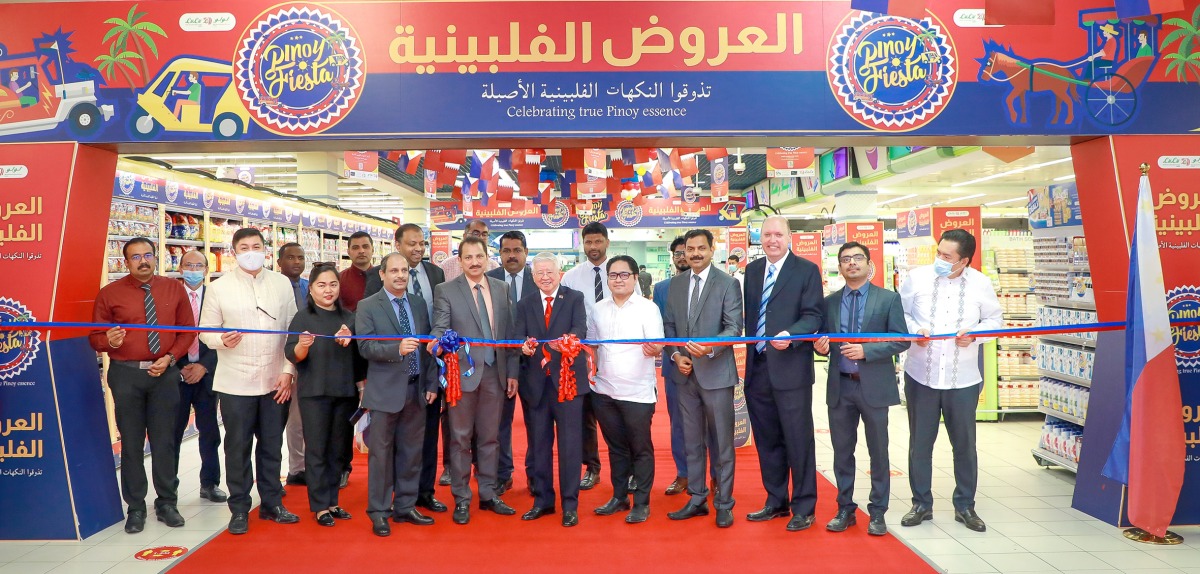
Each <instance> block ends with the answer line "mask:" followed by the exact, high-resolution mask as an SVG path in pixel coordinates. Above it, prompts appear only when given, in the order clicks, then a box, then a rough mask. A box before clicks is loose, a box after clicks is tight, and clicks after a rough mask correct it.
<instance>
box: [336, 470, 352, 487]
mask: <svg viewBox="0 0 1200 574" xmlns="http://www.w3.org/2000/svg"><path fill="white" fill-rule="evenodd" d="M347 484H350V471H348V470H343V471H342V478H340V479H339V480H338V488H339V489H341V488H346V485H347Z"/></svg>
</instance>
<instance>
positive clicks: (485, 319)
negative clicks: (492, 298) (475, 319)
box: [475, 285, 496, 366]
mask: <svg viewBox="0 0 1200 574" xmlns="http://www.w3.org/2000/svg"><path fill="white" fill-rule="evenodd" d="M475 304H476V305H478V306H479V323H480V324H481V325H482V326H483V338H484V339H491V338H492V317H491V315H488V310H487V301H485V300H484V299H483V285H476V286H475ZM495 360H496V350H495V349H494V348H492V347H483V362H484V364H486V365H488V366H491V364H492V362H494V361H495Z"/></svg>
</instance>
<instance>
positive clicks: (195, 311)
mask: <svg viewBox="0 0 1200 574" xmlns="http://www.w3.org/2000/svg"><path fill="white" fill-rule="evenodd" d="M189 295H191V296H192V318H193V319H195V320H196V324H197V325H199V324H200V297H199V296H198V295H196V292H195V291H192V292H191V293H189ZM188 360H189V361H192V362H196V361H198V360H200V337H196V338H195V339H193V340H192V346H191V347H188Z"/></svg>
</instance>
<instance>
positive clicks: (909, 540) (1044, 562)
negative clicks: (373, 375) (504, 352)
mask: <svg viewBox="0 0 1200 574" xmlns="http://www.w3.org/2000/svg"><path fill="white" fill-rule="evenodd" d="M820 370H821V369H819V371H820ZM818 380H820V381H823V380H824V377H823V375H820V374H819V375H818ZM814 395H815V396H814V401H815V404H816V405H818V407H817V408H815V409H814V414H815V420H816V426H817V429H818V432H817V465H818V468H819V469H820V470H821V471H822V472H823V473H824V474H825V477H826V478H827V479H829V480H830V481H833V475H832V461H833V451H832V448H831V447H830V443H829V435H828V431H827V428H828V427H827V425H826V420H827V419H826V416H825V409H824V407H823V405H824V384H823V383H818V385H817V388H816V391H815V393H814ZM658 416H661V417H665V409H662V411H660V413H659V415H658ZM663 422H665V421H663ZM1041 424H1042V422H1041V420H1040V419H1037V420H1033V419H1030V420H1023V421H1018V420H1010V421H1006V422H1002V423H980V424H979V428H978V431H979V432H978V436H979V451H980V486H979V498H978V501H977V505H976V509H977V510H978V512H979V514H980V516H981V517H982V518H983V519H984V520H985V521H987V524H988V531H987V532H985V533H975V532H971V531H969V530H967V529H966V528H965V527H963V526H962V525H961V524H959V523H956V522H955V521H954V516H953V513H952V510H951V506H950V502H949V497H950V494H951V492H952V491H953V489H954V482H953V478H952V476H951V472H950V468H951V453H950V447H949V444H948V442H947V441H946V439H945V438H944V437H943V438H941V440H939V442H938V447H937V449H936V451H935V459H934V484H933V492H934V496H935V498H936V501H935V506H934V508H935V509H934V515H935V518H934V520H933V521H931V522H926V523H924V524H922V525H920V526H917V527H913V528H903V527H901V526H900V517H901V516H902V515H903V514H904V512H906V511H907V509H908V507H909V505H910V503H909V488H908V483H907V478H906V475H905V474H904V473H905V471H906V467H907V444H908V428H907V420H906V417H905V414H904V410H903V407H896V408H894V409H893V411H892V416H891V424H890V435H891V447H890V449H889V450H890V454H891V462H892V468H893V474H894V475H898V476H895V477H894V478H893V484H892V503H891V508H890V510H889V512H888V525H889V529H890V532H891V534H892V535H894V536H896V537H897V538H898V539H899V540H900V541H901V542H903V543H904V544H906V545H908V546H909V547H910V548H912V549H913V550H914V551H915V552H917V553H918V554H919V555H921V556H923V557H924V558H925V559H926V560H928V561H929V562H930V563H931V564H933V565H934V566H935V567H936V568H937V569H939V570H941V571H945V572H954V573H959V572H961V573H968V572H1055V571H1062V572H1104V571H1110V572H1111V571H1120V572H1142V571H1147V572H1194V573H1196V574H1200V527H1183V528H1176V529H1174V530H1175V531H1176V532H1179V533H1180V534H1182V535H1183V536H1184V537H1185V543H1184V544H1183V545H1181V546H1177V547H1151V546H1145V545H1140V544H1136V543H1133V542H1130V541H1127V540H1125V539H1124V538H1123V537H1122V536H1121V532H1120V530H1119V529H1116V528H1113V527H1111V526H1109V525H1107V524H1104V523H1102V522H1100V521H1098V520H1095V519H1092V518H1090V517H1088V516H1086V515H1084V514H1082V513H1080V512H1078V511H1075V510H1073V509H1071V507H1070V505H1071V491H1072V488H1073V483H1074V476H1073V475H1071V474H1069V473H1067V472H1066V471H1063V470H1060V469H1042V468H1039V467H1038V466H1037V465H1036V464H1035V463H1034V461H1033V458H1032V457H1031V456H1030V454H1029V449H1030V448H1031V446H1032V445H1033V444H1035V443H1036V440H1037V437H1038V435H1039V433H1040V429H1041ZM657 446H658V448H659V449H665V448H666V445H665V444H661V445H657ZM742 458H743V457H739V460H741V459H742ZM857 461H858V464H859V469H860V475H859V477H860V478H859V480H860V482H859V484H858V496H857V498H858V500H859V501H860V503H862V504H865V501H866V498H867V492H868V490H869V486H868V484H869V482H868V481H869V478H868V476H867V474H866V469H867V458H866V452H865V444H864V443H863V442H862V438H861V437H860V441H859V449H858V459H857ZM199 463H200V461H199V455H198V454H197V452H196V449H195V443H194V441H187V442H185V443H184V447H183V458H182V460H181V463H180V481H181V484H180V512H181V513H182V514H183V515H184V517H185V518H187V520H188V523H187V525H186V526H185V527H184V528H181V529H172V528H167V527H166V526H164V525H163V524H161V523H159V522H157V521H154V520H149V521H148V522H147V524H146V530H145V531H144V532H142V533H140V534H136V535H128V534H125V533H124V531H123V530H122V524H117V525H114V526H112V527H110V528H108V529H106V530H104V531H103V532H101V533H99V534H97V535H95V536H93V537H92V538H89V539H88V540H85V541H83V542H48V543H17V542H12V543H0V574H3V573H8V572H14V573H21V574H38V573H43V572H56V573H58V572H80V573H83V572H86V573H99V572H113V573H125V572H133V573H138V572H160V571H163V570H165V569H167V568H168V567H170V566H171V565H172V563H173V562H174V561H173V560H163V561H152V562H147V561H141V560H137V559H136V558H135V557H134V556H135V554H137V553H138V552H139V551H142V550H144V549H147V548H155V547H162V546H179V547H185V548H189V549H193V550H194V549H195V548H197V547H199V546H200V545H202V544H203V543H204V542H205V541H207V540H209V539H210V538H212V537H214V536H216V535H218V534H220V533H221V532H222V531H223V530H224V528H225V526H226V524H227V522H228V519H229V511H228V510H227V509H226V507H225V505H224V504H212V503H209V502H202V501H200V499H199V495H198V492H199V482H198V478H197V473H198V469H199ZM661 474H664V473H660V475H661ZM739 474H741V473H740V472H739ZM753 475H754V476H756V475H757V472H756V471H755V472H754V473H753ZM365 478H366V477H365V475H364V474H360V473H356V474H355V475H354V477H353V478H352V481H360V480H365ZM667 480H669V477H663V478H662V480H658V481H656V482H658V483H661V484H658V485H656V488H655V490H656V491H657V490H661V488H663V487H665V484H666V481H667ZM605 487H607V477H606V479H605V483H604V485H603V487H602V488H601V490H606V488H605ZM760 489H761V486H760V485H758V484H753V485H749V484H745V483H741V482H740V483H739V486H738V487H737V490H738V491H739V494H738V507H737V512H736V516H737V523H735V525H734V528H735V529H737V528H747V527H750V526H751V525H749V523H746V522H745V520H744V515H745V513H746V512H750V511H752V510H755V509H757V508H758V507H759V506H760V505H761V501H760V500H751V496H750V495H749V492H750V491H755V492H757V491H760ZM292 490H293V491H294V492H296V493H297V494H298V495H299V497H303V492H304V491H303V489H292ZM824 492H829V491H827V490H826V491H823V494H824ZM299 497H291V496H290V497H288V498H285V500H284V501H285V504H288V505H289V507H290V508H293V510H303V509H304V507H305V502H304V501H303V500H301V499H299ZM445 498H448V493H445ZM508 498H510V499H511V500H510V502H512V503H515V505H516V506H517V507H518V508H519V509H521V510H524V506H526V505H527V502H528V501H527V500H526V497H525V496H524V495H523V492H522V491H520V490H519V491H518V492H517V493H514V494H510V495H509V496H508ZM673 502H674V501H672V503H673ZM826 502H827V501H826ZM668 506H670V505H669V504H659V505H658V507H657V508H655V509H654V511H655V512H656V513H658V514H661V513H663V512H666V511H667V510H670V509H672V508H673V507H671V508H668ZM581 509H582V510H586V511H589V512H587V513H585V515H584V516H583V518H585V519H588V516H587V515H588V514H590V508H588V507H586V506H581ZM360 514H361V513H360ZM310 516H311V515H309V514H307V513H304V514H303V515H302V519H303V520H307V519H309V518H310ZM356 518H359V519H358V520H356V521H355V522H358V523H360V524H358V526H364V524H365V522H364V521H363V520H361V518H360V517H358V516H356ZM830 518H832V516H831V515H829V516H826V515H818V517H817V528H823V525H824V524H825V522H827V521H828V520H829V519H830ZM546 520H553V521H554V522H557V521H556V520H554V519H553V518H550V519H546ZM591 520H596V519H595V518H592V519H591ZM255 522H256V524H254V525H252V526H258V525H259V524H257V521H255ZM778 522H779V523H778V525H779V526H780V528H782V521H778ZM865 525H866V521H865V520H861V521H860V523H859V525H858V526H855V527H853V528H856V529H865V527H866V526H865ZM266 526H267V525H266V524H265V523H263V524H262V527H266ZM678 526H679V527H685V526H687V527H690V526H699V525H698V524H697V525H690V524H689V525H682V524H681V525H678ZM364 528H365V526H364ZM688 530H689V531H690V530H692V528H688ZM555 531H557V529H555ZM714 532H715V531H714ZM362 534H363V535H364V536H368V533H367V531H366V530H365V529H364V530H363V532H362ZM718 534H719V533H718ZM815 534H818V533H817V532H809V533H798V534H794V535H791V534H789V536H794V537H795V539H796V540H797V542H798V546H797V549H802V548H803V547H804V546H803V541H804V539H805V538H806V537H807V538H811V536H812V535H815ZM819 534H821V535H823V536H824V535H827V534H826V533H824V532H821V533H819ZM251 536H253V532H252V533H251ZM874 542H875V540H874V539H864V540H862V544H872V543H874ZM273 551H276V552H284V551H285V550H284V549H275V550H273ZM801 567H802V565H801V564H800V563H797V570H799V569H800V568H801Z"/></svg>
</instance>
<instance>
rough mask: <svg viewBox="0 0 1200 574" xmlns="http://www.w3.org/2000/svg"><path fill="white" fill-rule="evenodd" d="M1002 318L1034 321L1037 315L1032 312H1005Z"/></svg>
mask: <svg viewBox="0 0 1200 574" xmlns="http://www.w3.org/2000/svg"><path fill="white" fill-rule="evenodd" d="M1004 318H1005V319H1012V320H1014V321H1036V320H1037V315H1035V314H1033V313H1005V314H1004Z"/></svg>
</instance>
